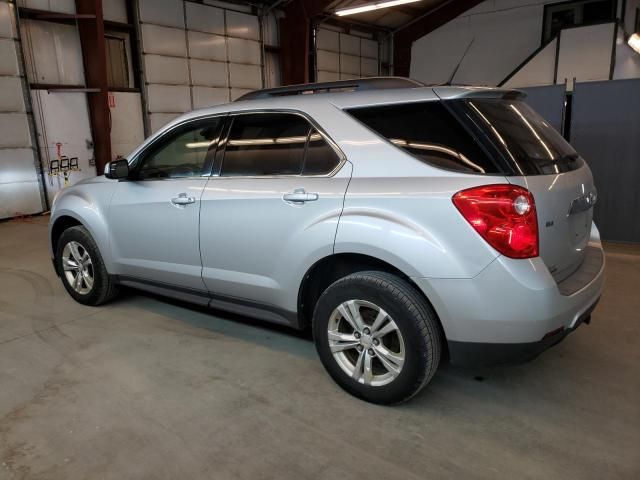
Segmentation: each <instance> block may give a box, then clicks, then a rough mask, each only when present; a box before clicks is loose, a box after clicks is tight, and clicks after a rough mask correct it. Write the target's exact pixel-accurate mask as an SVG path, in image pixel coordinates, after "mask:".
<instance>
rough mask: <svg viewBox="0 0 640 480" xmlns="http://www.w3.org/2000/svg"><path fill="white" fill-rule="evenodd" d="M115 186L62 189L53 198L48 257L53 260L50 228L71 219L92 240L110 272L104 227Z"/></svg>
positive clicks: (109, 253)
mask: <svg viewBox="0 0 640 480" xmlns="http://www.w3.org/2000/svg"><path fill="white" fill-rule="evenodd" d="M114 187H115V182H112V181H102V182H95V183H82V184H76V185H74V186H72V187H68V188H66V189H64V190H63V191H62V192H60V194H59V195H58V198H56V201H55V203H54V205H53V208H52V210H51V219H50V220H49V242H48V244H49V253H50V254H51V257H52V258H53V257H54V255H55V252H54V248H55V246H54V245H53V243H52V233H53V228H54V226H55V225H56V222H58V221H59V220H60V219H62V218H63V217H71V218H73V219H75V220H76V221H77V222H79V223H81V224H82V225H83V226H84V227H85V228H86V229H87V230H88V231H89V233H90V234H91V236H92V237H93V239H94V240H95V242H96V244H97V245H98V248H99V249H100V254H101V255H102V259H103V261H104V263H105V266H106V267H107V270H111V265H112V261H111V251H110V248H109V235H108V226H107V211H108V209H109V204H110V202H111V196H112V195H113V192H114Z"/></svg>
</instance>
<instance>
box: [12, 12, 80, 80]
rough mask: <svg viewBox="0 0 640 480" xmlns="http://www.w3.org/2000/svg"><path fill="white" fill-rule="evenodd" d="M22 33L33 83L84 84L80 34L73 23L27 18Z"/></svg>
mask: <svg viewBox="0 0 640 480" xmlns="http://www.w3.org/2000/svg"><path fill="white" fill-rule="evenodd" d="M21 33H22V46H23V50H24V54H25V63H26V68H27V76H28V77H29V80H30V81H31V82H33V83H51V84H61V85H84V66H83V62H82V49H81V47H80V36H79V35H78V29H77V28H76V27H75V26H74V25H61V24H59V23H52V22H43V21H33V20H25V21H24V23H23V29H22V32H21Z"/></svg>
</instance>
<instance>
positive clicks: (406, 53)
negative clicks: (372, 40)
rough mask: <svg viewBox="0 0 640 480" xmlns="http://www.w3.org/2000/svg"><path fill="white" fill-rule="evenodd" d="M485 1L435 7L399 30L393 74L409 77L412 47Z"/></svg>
mask: <svg viewBox="0 0 640 480" xmlns="http://www.w3.org/2000/svg"><path fill="white" fill-rule="evenodd" d="M482 1H483V0H450V1H448V2H445V3H443V4H441V5H440V6H436V7H434V8H433V9H432V10H431V12H426V14H425V15H424V16H422V17H419V18H418V19H417V20H415V21H413V22H411V23H409V24H408V25H407V26H406V27H404V28H401V29H399V30H398V31H396V33H395V34H394V35H393V73H394V75H397V76H399V77H408V76H409V72H410V70H411V45H412V44H413V42H415V41H416V40H418V39H419V38H422V37H424V36H425V35H427V34H429V33H431V32H433V31H434V30H435V29H436V28H438V27H440V26H442V25H444V24H445V23H447V22H450V21H451V20H453V19H454V18H456V17H457V16H459V15H461V14H463V13H464V12H466V11H467V10H469V9H470V8H473V7H475V6H476V5H478V4H479V3H481V2H482Z"/></svg>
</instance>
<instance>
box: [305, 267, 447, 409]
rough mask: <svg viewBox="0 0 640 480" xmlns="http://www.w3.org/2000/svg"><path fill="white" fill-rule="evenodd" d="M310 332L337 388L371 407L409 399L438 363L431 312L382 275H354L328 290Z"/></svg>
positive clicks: (437, 336)
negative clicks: (371, 405)
mask: <svg viewBox="0 0 640 480" xmlns="http://www.w3.org/2000/svg"><path fill="white" fill-rule="evenodd" d="M313 331H314V338H315V342H316V348H317V350H318V354H319V355H320V358H321V360H322V363H323V365H324V366H325V368H326V369H327V371H328V372H329V374H330V375H331V377H332V378H333V379H334V380H335V381H336V383H338V384H339V385H340V386H341V387H342V388H344V389H345V390H346V391H348V392H349V393H351V394H353V395H355V396H357V397H359V398H362V399H364V400H367V401H370V402H374V403H381V404H393V403H400V402H403V401H405V400H407V399H409V398H411V397H412V396H413V395H415V394H416V393H417V392H418V391H420V389H422V387H424V385H426V384H427V383H428V382H429V380H431V378H432V377H433V375H434V374H435V372H436V369H437V367H438V363H439V361H440V354H441V353H440V352H441V335H440V329H439V325H438V321H437V318H436V315H435V312H433V309H432V308H431V306H430V305H429V304H428V303H427V302H426V301H425V299H424V298H423V297H422V296H421V295H419V294H418V292H416V290H415V289H414V288H413V287H412V286H411V285H410V284H409V283H408V282H406V281H405V280H403V279H401V278H399V277H397V276H395V275H391V274H389V273H386V272H376V271H370V272H359V273H354V274H352V275H348V276H346V277H344V278H342V279H340V280H338V281H336V282H335V283H333V284H332V285H331V286H329V288H327V290H325V292H324V293H323V294H322V296H321V297H320V299H319V300H318V303H317V305H316V308H315V312H314V317H313Z"/></svg>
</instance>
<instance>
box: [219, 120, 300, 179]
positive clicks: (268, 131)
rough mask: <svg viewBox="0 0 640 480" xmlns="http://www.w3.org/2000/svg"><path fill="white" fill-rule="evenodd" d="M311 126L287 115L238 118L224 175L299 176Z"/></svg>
mask: <svg viewBox="0 0 640 480" xmlns="http://www.w3.org/2000/svg"><path fill="white" fill-rule="evenodd" d="M309 128H310V127H309V124H308V122H307V121H306V120H305V119H304V118H302V117H300V116H298V115H292V114H286V113H256V114H247V115H238V116H236V117H235V118H234V119H233V124H232V125H231V131H230V132H229V138H228V140H227V146H226V149H225V153H224V160H223V162H222V175H225V176H260V175H298V174H300V172H301V171H302V164H303V161H304V151H305V145H306V143H307V137H308V135H309Z"/></svg>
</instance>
